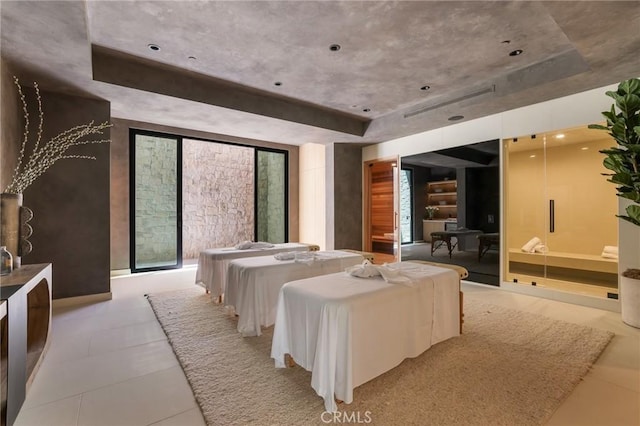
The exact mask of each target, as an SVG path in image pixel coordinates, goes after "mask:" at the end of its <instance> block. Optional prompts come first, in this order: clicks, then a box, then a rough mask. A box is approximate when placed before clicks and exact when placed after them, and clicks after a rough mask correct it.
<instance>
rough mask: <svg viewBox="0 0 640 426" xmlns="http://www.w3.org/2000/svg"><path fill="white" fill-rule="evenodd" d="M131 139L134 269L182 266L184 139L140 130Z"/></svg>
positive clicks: (132, 255)
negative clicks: (182, 166)
mask: <svg viewBox="0 0 640 426" xmlns="http://www.w3.org/2000/svg"><path fill="white" fill-rule="evenodd" d="M131 142H132V143H131V150H132V160H133V161H132V162H131V203H132V205H131V213H132V214H131V270H132V271H134V272H137V271H143V270H149V269H170V268H179V267H180V266H182V246H181V244H182V235H181V216H182V215H181V210H182V201H181V190H180V189H181V187H180V184H181V164H182V159H181V155H182V149H181V140H180V139H179V138H177V137H167V136H158V135H153V134H144V133H142V132H138V133H135V134H134V135H133V136H132V140H131Z"/></svg>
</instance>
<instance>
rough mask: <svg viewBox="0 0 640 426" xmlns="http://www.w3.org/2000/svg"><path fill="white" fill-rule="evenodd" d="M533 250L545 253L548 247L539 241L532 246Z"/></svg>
mask: <svg viewBox="0 0 640 426" xmlns="http://www.w3.org/2000/svg"><path fill="white" fill-rule="evenodd" d="M533 251H534V252H536V253H547V252H548V251H549V248H548V247H547V246H545V245H544V244H542V243H540V244H538V245H537V246H535V247H534V248H533Z"/></svg>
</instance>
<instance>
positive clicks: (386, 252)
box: [363, 158, 399, 263]
mask: <svg viewBox="0 0 640 426" xmlns="http://www.w3.org/2000/svg"><path fill="white" fill-rule="evenodd" d="M398 180H399V173H398V160H397V158H393V159H385V160H379V161H373V162H367V163H365V164H364V183H365V188H364V193H365V194H366V196H365V209H364V212H365V214H364V229H365V233H364V235H363V239H364V241H363V246H364V249H365V250H366V251H368V252H371V253H374V259H375V260H376V262H377V263H378V262H393V261H395V260H396V259H398V234H399V232H398V227H399V212H398V193H399V190H398V186H399V185H398Z"/></svg>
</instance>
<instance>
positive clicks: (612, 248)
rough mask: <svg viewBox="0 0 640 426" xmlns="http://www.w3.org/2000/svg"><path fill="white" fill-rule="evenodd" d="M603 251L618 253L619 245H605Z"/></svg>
mask: <svg viewBox="0 0 640 426" xmlns="http://www.w3.org/2000/svg"><path fill="white" fill-rule="evenodd" d="M602 253H609V254H615V255H616V256H617V255H618V246H604V248H603V249H602Z"/></svg>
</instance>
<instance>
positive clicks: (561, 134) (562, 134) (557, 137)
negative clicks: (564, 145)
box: [556, 133, 564, 139]
mask: <svg viewBox="0 0 640 426" xmlns="http://www.w3.org/2000/svg"><path fill="white" fill-rule="evenodd" d="M556 139H564V133H558V134H557V135H556Z"/></svg>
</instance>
